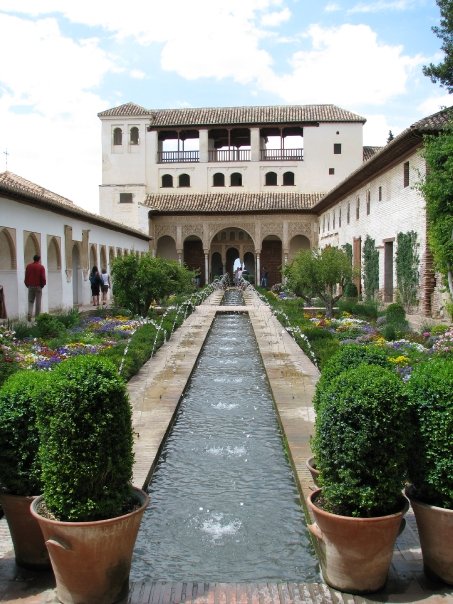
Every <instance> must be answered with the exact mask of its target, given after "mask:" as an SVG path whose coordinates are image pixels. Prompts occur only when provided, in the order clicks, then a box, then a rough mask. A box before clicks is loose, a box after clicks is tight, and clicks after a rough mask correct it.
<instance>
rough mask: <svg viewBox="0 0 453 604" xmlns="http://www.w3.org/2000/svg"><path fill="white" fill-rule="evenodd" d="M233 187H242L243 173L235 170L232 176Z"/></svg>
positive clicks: (231, 184)
mask: <svg viewBox="0 0 453 604" xmlns="http://www.w3.org/2000/svg"><path fill="white" fill-rule="evenodd" d="M230 186H231V187H242V174H241V173H240V172H233V174H232V175H231V176H230Z"/></svg>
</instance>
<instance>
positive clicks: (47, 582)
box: [0, 291, 453, 604]
mask: <svg viewBox="0 0 453 604" xmlns="http://www.w3.org/2000/svg"><path fill="white" fill-rule="evenodd" d="M221 297H222V292H220V291H219V292H214V293H213V294H212V295H211V296H210V297H209V298H208V299H207V300H206V301H205V303H204V304H202V305H200V306H199V307H197V309H196V311H195V312H194V313H193V314H192V315H191V316H190V317H189V318H188V319H187V320H186V322H185V323H184V324H183V325H182V326H181V327H180V328H179V329H178V330H177V331H176V333H175V334H174V335H173V336H172V338H171V340H170V341H169V342H167V343H166V344H164V345H163V346H162V347H161V348H160V350H159V351H158V352H157V353H156V354H155V356H154V357H153V358H152V359H151V360H150V361H148V363H146V364H145V365H144V366H143V368H142V369H141V370H140V372H139V373H138V374H137V375H136V376H135V377H134V378H132V379H131V380H130V382H129V384H128V389H129V393H130V396H131V402H132V405H133V426H134V432H135V444H134V449H135V466H134V480H133V482H134V484H136V485H137V486H140V487H142V486H146V485H147V483H148V482H149V479H150V476H151V474H152V470H153V467H154V464H155V463H156V461H157V459H158V456H159V452H160V448H161V444H162V442H163V440H164V439H165V435H166V434H167V432H168V430H169V429H170V427H171V424H172V421H173V419H174V416H175V413H176V410H177V406H178V402H179V400H180V397H181V394H182V393H183V391H184V388H185V385H186V383H187V380H188V379H189V377H190V375H191V372H192V370H193V367H194V365H195V363H196V360H197V358H198V353H199V351H200V349H201V346H202V344H203V342H204V339H205V337H206V335H207V333H208V331H209V328H210V326H211V323H212V321H213V319H214V317H215V314H216V312H222V311H226V312H231V311H232V310H233V309H232V307H231V306H228V307H220V306H219V304H220V302H221ZM245 304H246V306H245V307H234V311H238V310H242V311H247V312H248V313H249V316H250V319H251V322H252V324H253V327H254V330H255V334H256V337H257V342H258V346H259V349H260V353H261V355H262V358H263V362H264V365H265V367H266V372H267V375H268V378H269V384H270V387H271V390H272V393H273V397H274V401H275V406H276V411H277V414H278V418H279V421H280V423H281V426H282V429H283V431H284V434H285V437H286V440H287V443H288V451H289V455H290V460H291V463H292V466H293V469H294V472H295V476H296V480H297V483H298V486H299V489H300V492H301V495H302V499H303V501H305V498H306V497H307V495H308V493H309V492H310V491H311V490H312V489H313V488H314V485H313V483H312V481H311V477H310V474H309V472H308V470H307V468H306V466H305V460H306V459H307V458H308V457H309V456H310V435H311V434H312V431H313V422H314V412H313V408H312V404H311V400H312V396H313V392H314V388H315V385H316V381H317V379H318V377H319V372H318V371H317V369H316V368H315V367H314V366H313V364H312V363H311V362H310V361H309V360H308V358H307V357H306V356H305V355H304V354H303V353H302V351H301V350H300V348H299V347H298V346H297V344H296V343H295V342H294V340H293V339H292V338H291V336H290V335H289V334H288V333H287V332H286V330H284V329H283V328H282V326H281V324H280V323H279V322H278V321H277V320H276V319H275V317H274V316H273V314H272V312H271V310H270V309H269V307H268V306H266V305H264V304H262V303H261V301H260V300H259V298H258V297H257V296H256V295H255V293H254V292H253V291H250V292H249V291H246V292H245ZM306 514H307V515H308V511H307V510H306ZM406 522H407V524H406V528H405V530H404V531H403V533H402V534H401V535H400V536H399V537H398V540H397V543H396V547H395V552H394V556H393V561H392V565H391V569H390V573H389V579H388V582H387V586H386V589H385V590H384V591H382V592H379V593H376V594H371V595H368V596H367V597H365V596H361V597H360V596H353V595H350V594H344V593H340V592H337V591H335V590H333V589H330V588H328V587H327V586H326V585H325V584H324V583H322V582H320V583H316V584H306V583H286V582H281V583H265V584H261V583H260V584H255V583H247V584H235V583H227V584H226V583H217V584H209V583H190V582H185V583H171V582H150V581H145V582H136V583H133V584H131V586H130V591H129V596H128V599H127V604H146V603H149V604H178V603H179V602H186V603H188V604H189V603H190V604H274V603H275V604H299V603H305V602H306V603H309V604H310V603H312V604H314V603H316V604H329V603H335V604H337V603H338V604H365V603H372V602H389V603H395V604H398V603H409V602H423V603H425V604H453V589H452V588H451V587H448V586H446V585H444V584H438V583H433V582H432V581H429V580H428V579H427V578H426V577H425V576H424V573H423V567H422V560H421V551H420V545H419V540H418V535H417V529H416V524H415V519H414V516H413V514H412V512H411V511H409V513H408V514H407V516H406ZM54 588H55V583H54V579H53V575H52V573H51V572H42V571H41V572H31V571H26V570H23V569H20V568H18V567H17V566H16V565H15V563H14V554H13V550H12V543H11V539H10V537H9V531H8V528H7V524H6V521H5V519H4V518H3V519H1V520H0V602H9V603H11V604H16V603H17V604H19V603H21V604H55V603H56V602H58V600H57V599H56V596H55V589H54ZM124 604H126V602H124Z"/></svg>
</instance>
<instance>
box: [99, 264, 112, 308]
mask: <svg viewBox="0 0 453 604" xmlns="http://www.w3.org/2000/svg"><path fill="white" fill-rule="evenodd" d="M101 279H102V284H101V292H102V306H106V305H107V300H108V292H109V288H110V287H112V285H111V283H110V275H109V274H108V272H107V269H106V268H103V269H102V272H101Z"/></svg>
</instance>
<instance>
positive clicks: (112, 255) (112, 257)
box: [109, 245, 115, 269]
mask: <svg viewBox="0 0 453 604" xmlns="http://www.w3.org/2000/svg"><path fill="white" fill-rule="evenodd" d="M114 260H115V248H114V247H113V245H111V246H110V247H109V268H110V269H111V268H112V264H113V261H114Z"/></svg>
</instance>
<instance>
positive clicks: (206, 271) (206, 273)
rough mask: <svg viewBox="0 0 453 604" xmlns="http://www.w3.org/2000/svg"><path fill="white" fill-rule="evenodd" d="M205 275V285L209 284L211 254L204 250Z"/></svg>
mask: <svg viewBox="0 0 453 604" xmlns="http://www.w3.org/2000/svg"><path fill="white" fill-rule="evenodd" d="M204 275H205V284H207V283H209V252H207V251H206V250H204Z"/></svg>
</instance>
